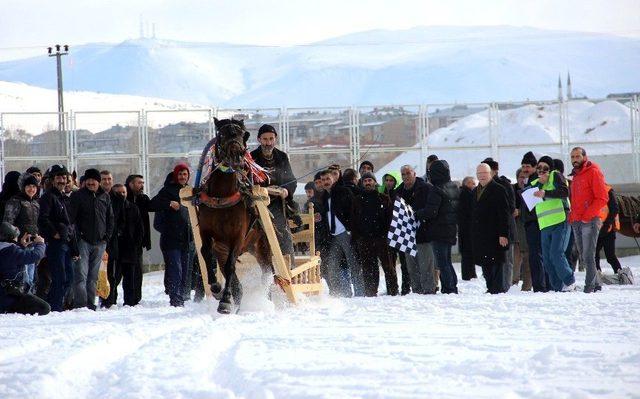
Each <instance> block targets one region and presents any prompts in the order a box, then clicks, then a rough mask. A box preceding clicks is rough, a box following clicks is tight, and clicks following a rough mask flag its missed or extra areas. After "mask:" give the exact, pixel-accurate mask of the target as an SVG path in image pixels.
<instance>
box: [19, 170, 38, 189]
mask: <svg viewBox="0 0 640 399" xmlns="http://www.w3.org/2000/svg"><path fill="white" fill-rule="evenodd" d="M27 186H36V187H37V186H38V179H36V177H35V176H34V175H32V174H31V173H25V174H24V175H22V177H21V178H20V190H24V188H25V187H27Z"/></svg>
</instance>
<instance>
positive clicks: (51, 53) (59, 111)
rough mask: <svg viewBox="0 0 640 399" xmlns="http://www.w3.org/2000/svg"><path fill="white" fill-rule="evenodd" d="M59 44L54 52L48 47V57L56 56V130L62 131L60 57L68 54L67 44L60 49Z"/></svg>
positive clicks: (62, 106)
mask: <svg viewBox="0 0 640 399" xmlns="http://www.w3.org/2000/svg"><path fill="white" fill-rule="evenodd" d="M60 47H61V46H60V45H59V44H56V46H55V48H56V52H55V53H54V52H53V48H52V47H48V50H49V57H56V64H57V67H58V131H60V132H63V131H64V105H63V101H62V61H61V57H62V56H63V55H67V54H69V46H67V45H66V44H65V45H64V46H62V47H63V50H62V51H60Z"/></svg>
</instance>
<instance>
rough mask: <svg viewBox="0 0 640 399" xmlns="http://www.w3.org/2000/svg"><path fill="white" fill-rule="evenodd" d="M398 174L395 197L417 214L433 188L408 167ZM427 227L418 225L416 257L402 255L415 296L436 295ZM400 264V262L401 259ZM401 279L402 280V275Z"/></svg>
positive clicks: (431, 251)
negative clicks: (400, 180) (400, 177)
mask: <svg viewBox="0 0 640 399" xmlns="http://www.w3.org/2000/svg"><path fill="white" fill-rule="evenodd" d="M400 174H401V175H402V184H401V185H400V187H398V191H397V192H396V196H397V197H400V198H402V199H404V201H405V202H406V203H407V204H408V205H409V206H411V208H413V211H414V212H419V211H420V210H421V209H423V208H424V207H425V206H426V205H427V198H428V195H429V192H430V191H431V190H432V189H433V186H432V185H431V183H428V182H425V181H424V180H422V179H421V178H419V177H416V172H415V170H414V169H413V167H412V166H410V165H404V166H403V167H402V168H400ZM427 226H428V224H427V223H420V226H419V227H418V231H417V232H416V244H417V245H416V247H417V254H416V256H411V255H409V254H407V253H405V254H404V259H405V262H406V263H407V270H408V272H409V275H410V276H411V277H410V281H411V290H412V291H413V292H414V293H416V294H435V293H436V278H435V260H434V258H433V248H432V246H431V242H430V241H429V239H428V234H427ZM400 262H402V257H401V258H400ZM402 278H403V279H404V275H403V277H402Z"/></svg>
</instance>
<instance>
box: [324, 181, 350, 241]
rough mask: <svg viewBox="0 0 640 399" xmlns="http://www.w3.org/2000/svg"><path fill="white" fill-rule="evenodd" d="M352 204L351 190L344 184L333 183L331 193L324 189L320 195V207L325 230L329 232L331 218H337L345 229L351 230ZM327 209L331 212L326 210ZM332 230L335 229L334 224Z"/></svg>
mask: <svg viewBox="0 0 640 399" xmlns="http://www.w3.org/2000/svg"><path fill="white" fill-rule="evenodd" d="M329 198H331V205H332V206H331V208H329ZM352 206H353V194H352V193H351V190H349V189H348V188H346V187H344V186H340V185H338V184H337V183H334V185H333V187H331V193H328V192H327V191H325V192H324V193H323V195H322V208H323V211H324V215H323V216H324V219H325V220H324V222H325V223H326V226H327V231H328V232H329V233H330V234H331V228H330V226H331V225H330V224H329V220H331V219H332V218H338V220H339V221H340V223H342V224H343V225H344V227H345V229H347V231H351V213H352V209H351V207H352ZM329 209H330V210H331V212H328V211H329ZM333 226H334V231H335V224H333Z"/></svg>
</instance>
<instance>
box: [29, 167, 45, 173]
mask: <svg viewBox="0 0 640 399" xmlns="http://www.w3.org/2000/svg"><path fill="white" fill-rule="evenodd" d="M27 173H40V174H42V171H41V170H40V168H39V167H37V166H31V167H29V169H27Z"/></svg>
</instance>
